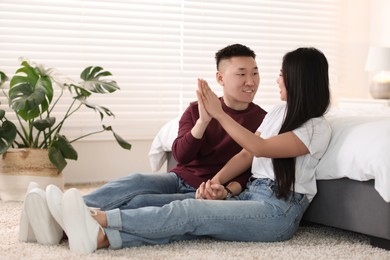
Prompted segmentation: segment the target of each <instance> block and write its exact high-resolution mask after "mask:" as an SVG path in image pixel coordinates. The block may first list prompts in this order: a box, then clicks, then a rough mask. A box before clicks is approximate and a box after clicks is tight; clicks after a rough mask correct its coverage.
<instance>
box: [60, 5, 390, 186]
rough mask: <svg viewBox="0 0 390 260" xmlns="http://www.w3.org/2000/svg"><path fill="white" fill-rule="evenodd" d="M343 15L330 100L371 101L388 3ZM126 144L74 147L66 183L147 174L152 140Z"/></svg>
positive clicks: (351, 8) (350, 8)
mask: <svg viewBox="0 0 390 260" xmlns="http://www.w3.org/2000/svg"><path fill="white" fill-rule="evenodd" d="M342 11H343V14H344V15H343V17H344V18H343V21H342V24H343V30H342V35H340V37H341V39H342V55H344V56H345V61H346V62H345V63H344V64H343V66H342V73H341V76H340V79H339V80H338V81H339V85H338V86H336V88H335V89H334V91H333V96H334V97H335V99H336V102H337V98H370V96H369V91H368V82H369V75H368V73H367V72H366V71H364V64H365V60H366V55H367V50H368V47H369V45H370V44H378V43H381V44H387V45H389V46H390V34H388V33H387V34H385V29H386V27H387V28H388V27H389V25H390V15H388V14H389V13H390V1H387V0H371V1H366V0H345V1H344V2H343V9H342ZM386 37H387V38H386ZM129 141H130V143H131V144H132V145H133V147H132V150H131V151H126V150H123V149H121V148H120V147H119V146H117V144H116V143H115V142H114V141H112V142H109V141H106V142H88V141H87V142H79V143H76V144H75V145H74V146H75V148H76V149H77V151H78V153H79V159H78V160H77V161H75V162H74V161H71V162H69V165H68V166H67V167H66V168H65V170H64V175H65V182H66V183H86V182H99V181H109V180H112V179H115V178H118V177H120V176H125V175H127V174H130V173H134V172H150V171H151V168H150V165H149V160H148V152H149V148H150V145H151V142H152V140H136V141H132V140H129ZM164 169H165V167H164V168H163V169H162V170H161V171H163V170H164Z"/></svg>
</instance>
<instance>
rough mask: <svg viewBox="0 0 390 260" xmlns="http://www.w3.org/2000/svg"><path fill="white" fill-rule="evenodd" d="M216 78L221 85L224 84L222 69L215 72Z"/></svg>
mask: <svg viewBox="0 0 390 260" xmlns="http://www.w3.org/2000/svg"><path fill="white" fill-rule="evenodd" d="M215 79H216V80H217V82H218V83H219V85H221V86H223V85H224V83H223V76H222V73H221V72H220V71H217V73H216V74H215Z"/></svg>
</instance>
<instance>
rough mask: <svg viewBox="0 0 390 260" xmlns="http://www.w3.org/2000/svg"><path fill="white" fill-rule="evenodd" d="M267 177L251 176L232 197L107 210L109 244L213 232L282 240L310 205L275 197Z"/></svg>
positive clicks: (245, 238) (297, 198)
mask: <svg viewBox="0 0 390 260" xmlns="http://www.w3.org/2000/svg"><path fill="white" fill-rule="evenodd" d="M276 190H277V187H276V185H275V183H274V182H273V181H272V180H270V179H253V180H251V181H250V182H249V183H248V187H247V189H246V190H245V191H244V192H242V193H241V194H240V195H239V196H238V197H235V198H234V199H232V200H227V201H221V200H197V199H186V200H181V201H177V200H176V201H173V202H171V203H169V204H166V205H164V206H162V207H143V208H138V209H126V210H121V209H113V210H109V211H107V222H108V227H107V228H105V231H106V234H107V237H108V240H109V242H110V247H111V248H113V249H116V248H123V247H133V246H140V245H146V244H165V243H169V242H172V241H177V240H187V239H194V238H201V237H212V238H216V239H222V240H230V241H262V242H272V241H283V240H287V239H290V238H291V237H292V236H293V235H294V234H295V232H296V231H297V229H298V227H299V222H300V220H301V218H302V215H303V213H304V212H305V210H306V208H307V207H308V205H309V201H308V199H307V198H306V196H305V195H303V194H299V193H295V194H294V195H293V194H291V195H290V197H289V199H288V200H283V199H278V198H277V197H276V195H275V192H276Z"/></svg>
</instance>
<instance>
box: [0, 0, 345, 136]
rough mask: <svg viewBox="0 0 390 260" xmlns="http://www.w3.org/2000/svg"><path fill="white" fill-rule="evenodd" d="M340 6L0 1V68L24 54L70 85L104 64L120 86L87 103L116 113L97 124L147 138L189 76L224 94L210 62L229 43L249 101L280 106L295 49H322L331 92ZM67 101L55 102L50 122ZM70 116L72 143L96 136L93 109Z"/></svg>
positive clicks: (330, 0) (190, 95) (227, 0)
mask: <svg viewBox="0 0 390 260" xmlns="http://www.w3.org/2000/svg"><path fill="white" fill-rule="evenodd" d="M340 9H341V8H340V0H315V1H313V0H299V1H288V0H283V1H282V0H279V1H278V0H242V1H233V0H224V1H217V0H208V1H200V0H198V1H195V0H193V1H189V0H148V1H142V0H139V1H136V0H112V1H100V0H94V1H92V0H67V1H51V0H34V1H29V0H2V1H1V2H0V37H1V39H0V70H1V71H4V72H6V73H7V74H8V75H9V76H12V73H14V72H15V70H16V67H17V66H18V65H19V63H18V58H19V57H24V58H28V59H30V60H31V61H35V62H38V63H43V64H45V65H46V66H47V67H55V68H57V69H58V70H60V71H61V72H62V73H64V74H66V75H69V76H70V77H71V78H73V79H75V80H78V79H79V73H80V72H81V71H82V69H83V68H85V67H87V66H90V65H94V66H96V65H99V66H102V67H103V68H104V69H106V70H108V71H110V72H112V74H113V77H114V79H115V80H116V81H117V82H118V85H119V87H120V88H121V90H120V91H118V92H116V93H114V94H110V95H101V96H97V97H94V98H93V99H92V100H91V102H94V103H96V104H99V105H103V106H106V107H108V108H110V109H111V110H112V111H113V112H114V114H115V119H114V120H108V121H105V122H104V124H105V125H112V126H113V128H114V130H115V131H116V132H117V133H118V134H120V135H121V136H122V137H124V138H126V139H128V140H134V139H151V138H153V137H154V135H155V134H156V133H157V131H158V130H159V128H160V127H161V126H162V125H163V124H164V123H166V122H167V121H168V120H170V119H172V118H174V117H177V116H180V115H181V114H182V112H183V111H184V109H185V108H186V107H187V106H188V104H189V102H191V101H194V100H196V94H195V90H196V88H197V78H205V79H206V80H207V81H208V82H209V84H210V85H211V87H212V88H213V89H214V90H215V91H216V92H217V93H218V94H219V95H221V94H222V91H221V87H220V86H219V85H218V84H217V82H216V81H215V72H216V65H215V61H214V55H215V52H216V51H218V50H219V49H221V48H223V47H225V46H226V45H229V44H233V43H242V44H245V45H247V46H248V47H250V48H251V49H253V50H254V51H255V52H256V54H257V63H258V65H259V68H260V78H261V82H260V88H259V91H258V93H257V96H256V98H255V102H256V103H258V104H259V105H260V106H262V107H264V108H265V109H269V108H270V107H271V106H272V105H274V104H276V103H278V102H279V90H278V88H277V85H276V78H277V75H278V73H279V69H280V65H281V60H282V57H283V55H284V53H286V52H287V51H290V50H293V49H295V48H297V47H300V46H314V47H317V48H319V49H321V50H322V51H323V52H324V53H325V55H326V56H327V58H328V60H329V63H330V75H331V84H332V86H334V85H337V71H338V67H339V64H340V62H341V61H340V59H339V57H340V56H339V51H340V50H339V46H340V37H339V35H340V31H341V29H340V20H341V19H340ZM66 104H67V101H65V100H62V102H61V104H60V105H61V106H60V107H59V108H60V111H58V112H57V113H58V115H61V114H63V113H64V111H65V109H66V108H67V106H66ZM1 106H2V107H4V106H6V100H5V99H4V97H2V98H1ZM61 109H62V110H63V111H61ZM70 119H71V120H69V121H67V124H66V125H65V126H64V132H65V134H66V135H67V136H68V137H69V138H70V139H72V137H77V136H79V135H80V134H83V133H86V132H88V131H90V130H93V129H99V124H98V123H97V122H98V121H99V116H98V115H97V114H95V113H93V112H91V111H88V110H85V111H84V110H83V111H80V113H76V114H74V115H73V116H72V118H70ZM93 139H112V137H111V136H110V135H96V136H92V137H90V138H89V140H93Z"/></svg>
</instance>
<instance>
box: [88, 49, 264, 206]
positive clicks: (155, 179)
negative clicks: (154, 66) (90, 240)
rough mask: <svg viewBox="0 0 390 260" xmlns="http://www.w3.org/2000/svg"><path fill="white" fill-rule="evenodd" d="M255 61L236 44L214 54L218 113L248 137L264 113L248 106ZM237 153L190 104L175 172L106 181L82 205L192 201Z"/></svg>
mask: <svg viewBox="0 0 390 260" xmlns="http://www.w3.org/2000/svg"><path fill="white" fill-rule="evenodd" d="M255 58H256V55H255V53H254V52H253V51H252V50H251V49H249V48H248V47H246V46H244V45H241V44H233V45H229V46H227V47H225V48H223V49H221V50H219V51H218V52H217V53H216V55H215V59H216V65H217V72H216V80H217V82H218V83H219V84H220V85H221V86H222V88H223V97H221V98H220V100H221V103H222V106H223V109H224V110H225V111H226V113H228V114H229V115H230V116H231V117H232V118H233V119H234V120H236V121H237V122H239V123H240V124H241V125H243V126H244V127H246V128H247V129H249V130H250V131H252V132H255V131H256V130H257V128H258V127H259V125H260V124H261V122H262V120H263V118H264V116H265V114H266V112H265V111H264V110H263V109H262V108H260V107H259V106H258V105H255V104H254V103H253V102H252V101H253V99H254V97H255V95H256V92H257V89H258V87H259V83H260V76H259V71H258V67H257V64H256V61H255ZM198 84H200V83H199V80H198ZM241 149H242V148H241V147H240V146H239V145H238V144H237V143H236V142H235V141H233V140H232V139H231V138H230V136H229V135H228V134H227V133H226V132H225V131H224V130H223V128H222V126H221V125H220V124H219V123H218V122H217V121H216V120H214V119H212V118H211V117H210V115H208V113H207V112H206V111H205V110H204V109H203V108H201V106H198V102H193V103H191V104H190V105H189V107H188V108H187V109H186V111H185V112H184V113H183V115H182V117H181V119H180V121H179V131H178V137H177V138H176V139H175V141H174V142H173V146H172V154H173V156H174V158H175V159H176V161H177V162H178V164H177V166H176V167H174V168H173V169H171V170H170V172H169V173H156V174H145V173H133V174H130V175H128V176H126V177H123V178H120V179H118V180H114V181H111V182H109V183H107V184H105V185H103V186H102V187H100V188H99V189H97V190H95V191H94V192H92V193H90V194H88V195H86V196H84V201H85V203H86V204H87V205H88V206H90V207H98V208H101V209H102V210H109V209H114V208H121V209H130V208H139V207H144V206H162V205H164V204H167V203H170V202H171V201H173V200H183V199H187V198H194V196H195V192H196V189H197V188H198V187H199V185H200V184H201V183H202V182H206V181H207V180H209V179H211V178H212V177H213V176H214V174H215V173H216V172H218V171H219V170H220V169H221V168H222V167H223V166H224V165H225V163H226V162H227V161H228V160H229V159H230V158H231V157H233V156H234V155H235V154H237V153H238V152H239V151H241ZM249 177H250V169H248V171H247V172H246V173H245V174H242V175H240V176H239V177H237V178H236V179H234V180H233V181H232V182H230V183H229V184H228V185H227V189H228V190H229V191H234V190H242V188H245V185H246V182H247V181H248V178H249ZM237 185H240V187H238V186H237ZM236 187H237V188H236Z"/></svg>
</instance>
